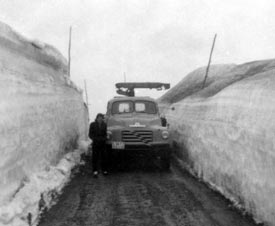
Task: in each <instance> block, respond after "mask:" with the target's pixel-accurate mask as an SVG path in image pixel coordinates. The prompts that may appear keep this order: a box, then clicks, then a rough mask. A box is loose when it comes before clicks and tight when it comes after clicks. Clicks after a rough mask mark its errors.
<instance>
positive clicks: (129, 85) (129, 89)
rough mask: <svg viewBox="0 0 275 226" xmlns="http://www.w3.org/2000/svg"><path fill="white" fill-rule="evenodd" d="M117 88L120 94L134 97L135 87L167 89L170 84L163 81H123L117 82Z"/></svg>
mask: <svg viewBox="0 0 275 226" xmlns="http://www.w3.org/2000/svg"><path fill="white" fill-rule="evenodd" d="M116 88H117V91H116V92H117V93H118V94H120V95H125V96H129V97H134V96H135V89H156V90H166V89H169V88H170V84H169V83H161V82H121V83H116Z"/></svg>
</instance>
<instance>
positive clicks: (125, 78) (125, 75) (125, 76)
mask: <svg viewBox="0 0 275 226" xmlns="http://www.w3.org/2000/svg"><path fill="white" fill-rule="evenodd" d="M124 82H126V73H125V72H124Z"/></svg>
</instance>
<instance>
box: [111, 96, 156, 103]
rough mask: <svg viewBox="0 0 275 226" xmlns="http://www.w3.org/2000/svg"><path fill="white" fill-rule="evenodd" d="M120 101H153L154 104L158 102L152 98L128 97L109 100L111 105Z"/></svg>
mask: <svg viewBox="0 0 275 226" xmlns="http://www.w3.org/2000/svg"><path fill="white" fill-rule="evenodd" d="M118 100H120V101H121V100H122V101H124V100H125V101H126V100H133V101H136V100H144V101H145V100H147V101H152V102H156V100H155V99H153V98H151V97H139V96H138V97H127V96H116V97H114V98H112V99H111V100H109V103H110V102H111V103H112V102H115V101H118Z"/></svg>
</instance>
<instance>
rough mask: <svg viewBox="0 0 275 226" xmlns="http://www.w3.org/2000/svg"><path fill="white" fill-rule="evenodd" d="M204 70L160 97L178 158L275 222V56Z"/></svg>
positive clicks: (258, 215) (265, 219)
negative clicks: (206, 79)
mask: <svg viewBox="0 0 275 226" xmlns="http://www.w3.org/2000/svg"><path fill="white" fill-rule="evenodd" d="M204 73H205V68H201V69H198V70H196V71H194V72H192V73H190V74H189V75H188V76H187V77H185V78H184V79H183V80H182V81H181V82H180V83H179V84H178V85H177V86H175V87H174V88H173V89H171V90H170V91H169V92H167V94H165V95H164V96H162V97H161V98H160V100H159V101H160V106H161V108H162V110H163V111H165V113H166V116H167V118H168V123H169V124H170V129H171V132H172V139H173V140H174V141H173V142H174V144H175V145H177V146H178V147H179V152H180V156H181V158H182V159H184V161H185V163H186V164H187V166H188V167H187V168H189V169H190V170H191V171H192V172H193V173H196V174H197V175H198V176H199V177H200V178H202V179H203V180H204V181H206V182H208V183H209V184H211V185H212V186H214V187H216V189H218V190H219V191H221V192H222V193H223V194H224V195H225V196H226V197H228V198H230V199H231V200H233V201H234V202H236V203H238V204H239V205H240V206H242V207H244V208H245V209H246V210H247V211H248V212H249V213H251V214H252V215H253V216H254V217H255V219H256V220H260V221H263V222H265V223H267V224H268V225H275V201H274V197H275V139H274V131H275V118H274V115H275V60H265V61H257V62H251V63H247V64H242V65H216V66H213V67H211V69H210V78H209V81H208V82H207V86H206V87H205V88H204V89H201V84H202V81H203V79H204Z"/></svg>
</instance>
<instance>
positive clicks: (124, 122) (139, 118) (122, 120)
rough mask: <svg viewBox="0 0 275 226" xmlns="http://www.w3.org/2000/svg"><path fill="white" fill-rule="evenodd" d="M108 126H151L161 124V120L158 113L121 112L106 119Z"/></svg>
mask: <svg viewBox="0 0 275 226" xmlns="http://www.w3.org/2000/svg"><path fill="white" fill-rule="evenodd" d="M107 125H108V127H113V126H122V127H126V128H141V129H142V128H148V127H152V126H161V120H160V118H159V116H158V115H149V114H135V115H133V114H129V115H128V114H127V115H126V114H123V115H116V116H115V117H114V116H111V117H110V118H109V119H108V121H107Z"/></svg>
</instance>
